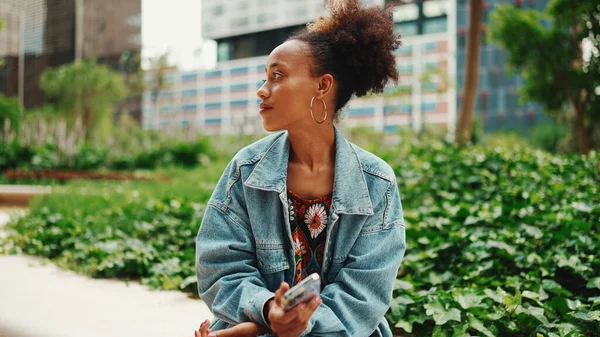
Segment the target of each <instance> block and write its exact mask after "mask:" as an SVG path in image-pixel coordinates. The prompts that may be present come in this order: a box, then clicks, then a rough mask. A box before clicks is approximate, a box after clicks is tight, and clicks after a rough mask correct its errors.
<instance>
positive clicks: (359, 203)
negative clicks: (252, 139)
mask: <svg viewBox="0 0 600 337" xmlns="http://www.w3.org/2000/svg"><path fill="white" fill-rule="evenodd" d="M334 132H335V173H334V183H333V207H334V212H335V213H338V214H362V215H372V214H373V205H372V204H371V198H370V196H369V190H368V188H367V183H366V181H365V176H364V173H363V170H362V165H361V163H360V160H359V159H358V154H357V153H356V151H355V150H354V148H353V147H352V145H351V144H350V143H349V142H348V141H347V140H346V139H345V138H344V137H343V136H342V134H341V133H340V132H339V131H338V129H337V128H336V127H335V126H334ZM289 155H290V142H289V138H288V133H287V131H285V132H282V133H281V135H280V136H279V137H277V138H276V139H275V141H274V142H273V143H272V144H271V146H270V147H269V149H268V150H267V152H266V153H265V154H264V155H263V157H262V159H261V160H260V161H259V162H258V163H257V164H256V166H255V167H254V170H253V171H252V173H251V174H250V177H248V179H247V180H246V182H245V183H244V185H246V186H248V187H252V188H256V189H261V190H265V191H276V192H278V193H280V194H281V193H283V192H284V191H285V192H287V188H286V185H287V184H286V180H287V167H288V161H289Z"/></svg>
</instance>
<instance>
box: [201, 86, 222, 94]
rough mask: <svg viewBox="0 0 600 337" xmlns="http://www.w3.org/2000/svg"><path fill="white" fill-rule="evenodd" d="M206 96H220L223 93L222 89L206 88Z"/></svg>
mask: <svg viewBox="0 0 600 337" xmlns="http://www.w3.org/2000/svg"><path fill="white" fill-rule="evenodd" d="M204 93H205V94H219V93H221V87H208V88H204Z"/></svg>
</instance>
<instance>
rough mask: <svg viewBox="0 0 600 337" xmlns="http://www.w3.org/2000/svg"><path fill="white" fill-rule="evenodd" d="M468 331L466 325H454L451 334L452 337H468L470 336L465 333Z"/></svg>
mask: <svg viewBox="0 0 600 337" xmlns="http://www.w3.org/2000/svg"><path fill="white" fill-rule="evenodd" d="M468 329H469V325H468V324H460V325H456V326H455V327H454V334H452V337H470V336H471V335H470V334H468V333H467V330H468Z"/></svg>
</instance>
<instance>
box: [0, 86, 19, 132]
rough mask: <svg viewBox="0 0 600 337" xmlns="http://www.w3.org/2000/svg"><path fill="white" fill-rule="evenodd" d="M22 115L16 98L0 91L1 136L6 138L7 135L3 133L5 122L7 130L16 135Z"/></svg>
mask: <svg viewBox="0 0 600 337" xmlns="http://www.w3.org/2000/svg"><path fill="white" fill-rule="evenodd" d="M22 116H23V110H22V109H21V107H20V106H19V101H18V99H17V98H15V97H7V96H5V95H3V94H1V93H0V136H2V138H4V139H6V137H7V136H8V135H6V134H4V131H5V130H4V129H5V125H6V123H9V126H10V128H9V130H10V131H12V132H14V133H16V136H18V132H19V125H20V122H21V118H22Z"/></svg>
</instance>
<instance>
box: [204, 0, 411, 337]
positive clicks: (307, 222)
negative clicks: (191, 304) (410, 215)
mask: <svg viewBox="0 0 600 337" xmlns="http://www.w3.org/2000/svg"><path fill="white" fill-rule="evenodd" d="M326 5H327V6H328V7H329V9H330V10H331V17H329V18H319V19H318V20H317V21H316V22H315V23H313V24H310V25H308V29H307V31H306V32H304V33H300V34H298V35H295V36H292V37H291V38H289V39H288V40H287V41H286V42H284V43H283V44H281V45H280V46H278V47H277V48H276V49H274V50H273V52H272V53H271V54H270V55H269V58H268V61H267V67H266V80H265V82H264V84H263V86H262V87H261V88H260V89H259V90H258V92H257V95H258V97H259V98H260V99H261V101H262V103H261V104H260V114H261V116H262V118H263V123H264V127H265V129H266V130H267V131H284V132H280V133H276V134H273V135H270V136H268V137H266V138H264V139H262V140H260V141H258V142H256V143H254V144H252V145H250V146H248V147H246V148H244V149H242V150H241V151H239V152H238V153H237V154H236V155H235V157H234V158H233V160H232V161H231V162H230V164H229V166H228V167H227V168H226V170H225V173H224V174H223V176H222V178H221V179H220V181H219V183H218V185H217V186H216V188H215V191H214V192H213V195H212V197H211V199H210V201H209V203H208V206H207V210H206V213H205V215H204V219H203V221H202V225H201V228H200V231H199V233H198V238H197V276H198V290H199V293H200V296H201V298H202V299H203V300H204V301H205V302H206V304H207V305H208V306H209V308H210V309H211V310H212V312H213V313H214V315H215V318H216V319H215V320H214V322H213V323H212V324H211V326H210V327H209V326H208V325H209V322H208V321H206V322H204V323H203V325H201V326H200V329H199V330H198V331H196V332H195V335H196V336H197V337H200V336H220V337H226V336H256V335H259V334H276V335H277V336H279V337H287V336H305V335H311V336H321V335H326V336H391V331H390V328H389V326H388V324H387V322H386V320H385V318H384V314H385V313H386V311H387V310H388V308H389V304H390V301H391V298H392V290H393V284H394V281H395V279H396V274H397V271H398V268H399V265H400V262H401V260H402V257H403V255H404V250H405V236H404V222H403V217H402V207H401V204H400V197H399V193H398V187H397V185H396V180H395V175H394V171H393V170H392V168H391V167H390V166H389V165H388V164H386V163H385V162H384V161H383V160H381V159H379V158H377V157H376V156H374V155H372V154H370V153H368V152H366V151H365V150H362V149H360V148H358V147H357V146H355V145H353V144H350V143H349V142H348V141H346V140H345V139H344V138H343V136H342V135H341V134H340V133H339V132H338V131H337V129H336V128H335V127H334V125H333V122H334V120H335V119H336V117H338V114H339V113H340V110H341V109H342V108H343V107H344V106H346V104H347V103H348V101H349V100H350V98H351V96H352V95H356V96H364V95H366V94H367V92H382V91H383V89H384V87H385V85H386V83H387V82H388V81H390V80H393V81H397V79H398V74H397V71H396V65H395V59H394V54H393V53H394V51H395V50H396V49H397V48H398V47H399V45H400V41H399V36H397V35H394V34H393V22H392V20H391V14H390V13H389V12H387V11H384V10H382V9H380V8H377V7H373V8H361V7H360V5H359V3H358V0H348V1H345V2H343V4H342V2H339V1H338V2H333V1H326ZM312 272H317V273H319V274H320V276H321V280H322V292H321V295H320V296H319V297H316V298H314V299H313V300H311V301H309V302H307V303H304V304H301V305H299V306H296V307H295V308H293V309H292V310H290V311H288V312H286V311H284V310H283V308H282V301H281V299H282V295H283V294H284V293H285V291H287V290H288V289H289V287H290V285H293V284H296V283H297V282H299V281H301V280H302V279H303V278H304V277H305V276H307V275H309V274H310V273H312Z"/></svg>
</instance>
